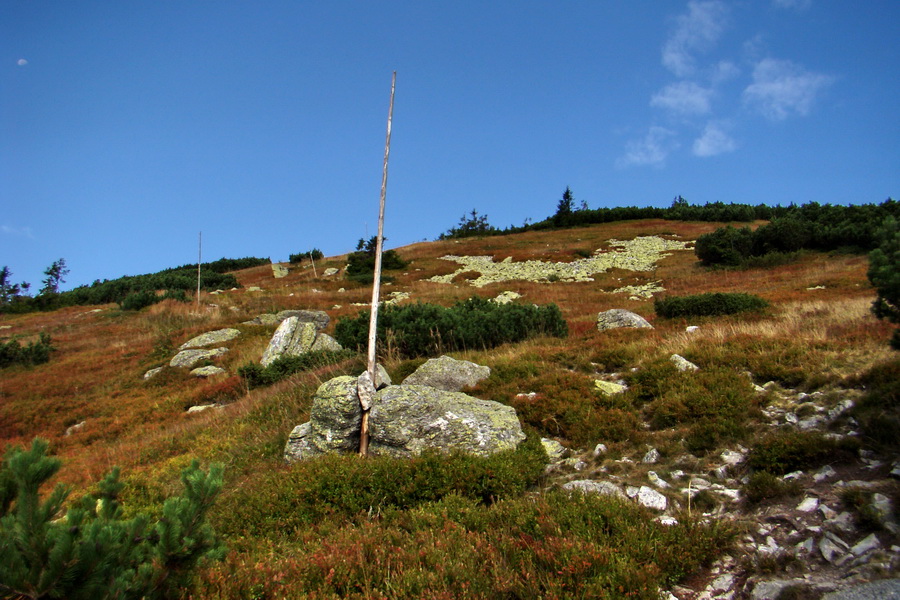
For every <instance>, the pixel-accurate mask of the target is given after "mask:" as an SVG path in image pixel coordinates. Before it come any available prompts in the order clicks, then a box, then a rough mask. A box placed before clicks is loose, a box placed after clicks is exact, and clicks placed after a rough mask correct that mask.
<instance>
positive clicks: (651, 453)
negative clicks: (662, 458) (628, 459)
mask: <svg viewBox="0 0 900 600" xmlns="http://www.w3.org/2000/svg"><path fill="white" fill-rule="evenodd" d="M641 462H642V463H644V464H645V465H655V464H656V463H658V462H659V450H657V449H656V448H650V450H648V451H647V453H646V454H645V455H644V458H642V459H641Z"/></svg>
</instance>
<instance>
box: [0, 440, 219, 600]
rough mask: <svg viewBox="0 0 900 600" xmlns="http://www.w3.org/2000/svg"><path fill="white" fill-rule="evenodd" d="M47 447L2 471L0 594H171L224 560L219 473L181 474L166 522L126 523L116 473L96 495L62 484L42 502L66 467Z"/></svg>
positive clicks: (36, 446)
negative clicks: (213, 521) (201, 568)
mask: <svg viewBox="0 0 900 600" xmlns="http://www.w3.org/2000/svg"><path fill="white" fill-rule="evenodd" d="M60 465H61V461H60V460H58V459H56V458H51V457H49V456H47V442H45V441H43V440H39V439H35V440H34V442H33V443H32V445H31V449H30V450H22V449H19V448H15V449H13V450H11V451H9V452H8V453H7V455H6V457H5V459H4V462H3V467H2V469H0V500H2V502H0V509H2V512H0V596H2V597H4V598H6V597H13V598H17V597H23V598H35V599H37V598H67V599H70V600H76V599H82V598H83V599H86V600H87V599H95V598H123V599H124V598H135V599H137V598H173V597H177V596H178V595H179V594H180V593H181V591H182V590H184V589H185V586H186V585H187V584H188V583H189V582H190V580H191V577H192V571H193V569H194V567H195V566H196V564H197V563H198V561H200V560H201V559H217V558H221V557H222V556H223V554H224V549H223V548H222V547H221V545H220V544H219V542H218V540H217V538H216V536H215V534H214V532H213V530H212V528H211V527H210V526H209V524H207V523H206V513H207V511H208V510H209V508H210V507H211V506H212V502H213V500H214V499H215V497H216V495H217V494H218V492H219V490H220V489H221V487H222V469H221V467H220V466H215V465H214V466H213V467H211V468H210V471H209V474H206V473H203V472H202V471H201V470H200V469H199V467H198V465H197V463H196V461H195V462H194V463H193V464H192V465H191V466H190V467H189V468H187V469H185V470H184V472H183V473H182V476H181V480H182V482H183V484H184V486H185V495H184V496H179V497H174V498H169V499H168V500H166V502H165V504H164V505H163V516H162V518H161V519H160V520H159V521H157V522H155V523H151V522H150V519H149V518H148V517H147V516H146V515H138V516H137V517H135V518H133V519H124V518H123V517H122V511H121V508H120V507H119V502H118V496H119V493H120V492H121V490H122V487H123V485H122V483H120V482H119V471H118V469H113V471H112V472H111V473H110V474H109V475H107V476H106V478H104V479H103V480H102V481H101V482H100V483H99V485H98V491H97V492H96V493H95V494H93V495H90V496H85V497H84V498H82V499H81V501H80V502H74V503H71V504H70V505H69V507H68V509H67V510H66V511H65V515H64V516H62V518H60V516H61V513H62V512H63V507H64V505H65V503H66V500H67V498H68V494H69V493H68V490H67V489H66V488H65V486H63V485H61V484H59V485H57V486H56V488H55V489H54V490H53V491H52V492H51V493H50V494H49V495H47V496H46V497H44V499H43V500H41V495H40V492H39V490H40V487H41V486H42V485H43V484H44V483H46V482H47V481H48V480H49V479H50V478H51V477H52V476H53V475H54V474H55V473H56V472H57V471H58V470H59V468H60Z"/></svg>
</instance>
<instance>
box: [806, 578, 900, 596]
mask: <svg viewBox="0 0 900 600" xmlns="http://www.w3.org/2000/svg"><path fill="white" fill-rule="evenodd" d="M822 600H900V579H884V580H881V581H872V582H869V583H862V584H859V585H853V586H850V587H847V588H845V589H843V590H838V591H835V592H831V593H830V594H825V595H824V596H822Z"/></svg>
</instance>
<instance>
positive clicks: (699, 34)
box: [662, 0, 728, 77]
mask: <svg viewBox="0 0 900 600" xmlns="http://www.w3.org/2000/svg"><path fill="white" fill-rule="evenodd" d="M727 19H728V8H727V7H726V6H725V4H723V3H722V2H720V1H719V0H708V1H704V2H700V1H698V0H692V1H691V2H689V3H688V12H687V14H684V15H681V16H679V17H678V19H677V20H676V26H675V31H673V32H672V35H671V36H669V39H668V40H667V41H666V43H665V44H664V45H663V49H662V62H663V65H664V66H665V67H666V68H667V69H669V70H670V71H672V72H673V73H674V74H675V75H677V76H678V77H687V76H689V75H691V74H693V72H694V56H693V54H694V53H695V52H702V51H704V50H707V49H708V48H709V47H710V46H712V44H713V43H715V42H716V40H718V39H719V37H720V36H721V35H722V32H723V31H724V29H725V24H726V21H727Z"/></svg>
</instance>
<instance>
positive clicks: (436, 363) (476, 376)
mask: <svg viewBox="0 0 900 600" xmlns="http://www.w3.org/2000/svg"><path fill="white" fill-rule="evenodd" d="M490 375H491V370H490V369H489V368H488V367H484V366H481V365H476V364H475V363H473V362H469V361H466V360H456V359H455V358H451V357H449V356H441V357H440V358H430V359H428V360H427V361H425V363H423V364H422V365H421V366H420V367H419V368H418V369H416V370H415V371H414V372H413V373H412V374H411V375H410V376H409V377H407V378H406V379H404V380H403V385H427V386H430V387H433V388H438V389H440V390H446V391H448V392H458V391H460V390H462V389H464V388H467V387H474V386H475V385H477V384H478V382H479V381H481V380H482V379H487V378H488V377H490Z"/></svg>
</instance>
